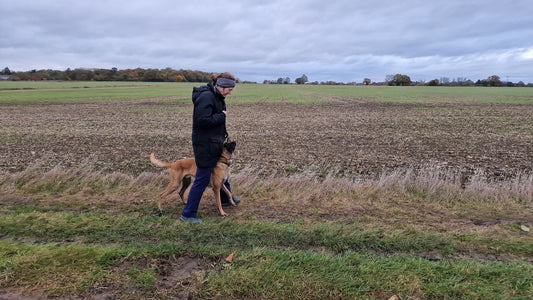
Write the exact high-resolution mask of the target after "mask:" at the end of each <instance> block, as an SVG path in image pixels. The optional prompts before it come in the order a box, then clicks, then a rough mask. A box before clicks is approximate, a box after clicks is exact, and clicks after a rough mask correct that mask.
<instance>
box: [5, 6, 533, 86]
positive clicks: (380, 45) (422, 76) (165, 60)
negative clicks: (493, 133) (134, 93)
mask: <svg viewBox="0 0 533 300" xmlns="http://www.w3.org/2000/svg"><path fill="white" fill-rule="evenodd" d="M5 67H9V69H10V70H11V71H28V70H32V69H56V70H65V69H67V68H71V69H75V68H106V69H110V68H113V67H116V68H118V69H127V68H137V67H141V68H157V69H163V68H166V67H170V68H173V69H191V70H201V71H205V72H223V71H230V72H232V73H234V74H235V75H236V76H237V77H238V78H240V79H241V80H251V81H257V82H263V80H265V79H269V80H270V79H272V80H275V79H277V78H279V77H284V78H285V77H289V78H290V79H291V81H292V82H294V80H295V79H296V78H297V77H300V76H301V75H302V74H306V75H307V77H308V79H309V81H319V82H320V81H326V80H333V81H339V82H362V81H363V79H364V78H365V77H367V78H370V79H371V80H372V81H384V79H385V77H386V76H387V75H389V74H391V75H393V74H398V73H400V74H405V75H409V76H410V77H411V80H413V81H415V80H425V81H429V80H431V79H435V78H441V77H448V78H450V79H453V78H457V77H462V78H467V79H471V80H473V81H476V80H478V79H486V78H487V77H489V76H491V75H498V76H500V77H501V79H502V80H504V81H505V80H509V81H513V82H518V81H523V82H525V83H529V82H532V83H533V3H532V1H531V0H513V1H503V0H468V1H465V0H448V1H428V0H402V1H400V0H395V1H389V0H374V1H369V0H364V1H359V0H340V1H336V0H330V1H325V0H308V1H306V0H286V1H282V0H267V1H257V0H248V1H246V0H242V1H240V0H232V1H223V0H218V1H211V0H196V1H180V0H142V1H140V0H128V1H111V0H110V1H103V0H90V1H88V0H75V1H66V0H34V1H30V0H16V1H15V0H0V68H2V69H3V68H5Z"/></svg>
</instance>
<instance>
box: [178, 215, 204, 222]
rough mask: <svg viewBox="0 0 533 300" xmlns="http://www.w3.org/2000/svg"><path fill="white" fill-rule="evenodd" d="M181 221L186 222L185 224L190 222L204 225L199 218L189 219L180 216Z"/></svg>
mask: <svg viewBox="0 0 533 300" xmlns="http://www.w3.org/2000/svg"><path fill="white" fill-rule="evenodd" d="M180 220H182V221H185V222H189V223H193V224H194V223H202V220H200V219H198V218H188V217H185V216H180Z"/></svg>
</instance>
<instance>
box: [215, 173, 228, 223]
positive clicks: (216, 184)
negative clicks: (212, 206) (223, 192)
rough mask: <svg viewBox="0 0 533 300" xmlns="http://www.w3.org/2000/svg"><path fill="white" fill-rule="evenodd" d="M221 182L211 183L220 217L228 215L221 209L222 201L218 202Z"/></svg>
mask: <svg viewBox="0 0 533 300" xmlns="http://www.w3.org/2000/svg"><path fill="white" fill-rule="evenodd" d="M221 183H222V182H217V183H215V182H213V192H214V193H215V201H216V203H217V207H218V212H219V213H220V215H221V216H224V217H226V216H228V214H227V213H226V212H225V211H224V210H223V209H222V201H221V200H220V189H221V188H222V184H221Z"/></svg>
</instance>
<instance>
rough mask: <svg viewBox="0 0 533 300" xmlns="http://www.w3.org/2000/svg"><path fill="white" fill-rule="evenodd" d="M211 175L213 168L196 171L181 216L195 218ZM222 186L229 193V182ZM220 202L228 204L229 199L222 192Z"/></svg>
mask: <svg viewBox="0 0 533 300" xmlns="http://www.w3.org/2000/svg"><path fill="white" fill-rule="evenodd" d="M212 173H213V168H197V169H196V178H195V179H194V182H193V184H192V187H191V190H190V191H189V198H187V204H186V205H185V208H184V209H183V211H182V212H181V215H182V216H184V217H187V218H196V217H197V215H196V214H197V213H198V206H200V200H201V199H202V195H203V194H204V191H205V189H206V188H207V186H208V185H209V182H210V181H211V174H212ZM224 185H225V186H226V187H227V188H228V190H230V191H231V189H230V185H229V182H227V181H226V183H224ZM220 202H222V203H228V202H229V198H228V195H226V193H224V191H220Z"/></svg>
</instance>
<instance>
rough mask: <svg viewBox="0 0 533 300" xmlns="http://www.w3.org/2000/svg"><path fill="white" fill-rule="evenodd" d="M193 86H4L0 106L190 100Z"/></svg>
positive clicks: (120, 84)
mask: <svg viewBox="0 0 533 300" xmlns="http://www.w3.org/2000/svg"><path fill="white" fill-rule="evenodd" d="M192 86H193V84H191V83H183V84H182V83H130V82H74V83H71V82H28V83H26V82H14V83H11V82H0V103H95V102H112V101H125V100H133V99H145V98H147V99H149V98H165V97H172V98H173V99H174V100H175V99H184V98H186V99H190V94H191V87H192Z"/></svg>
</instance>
